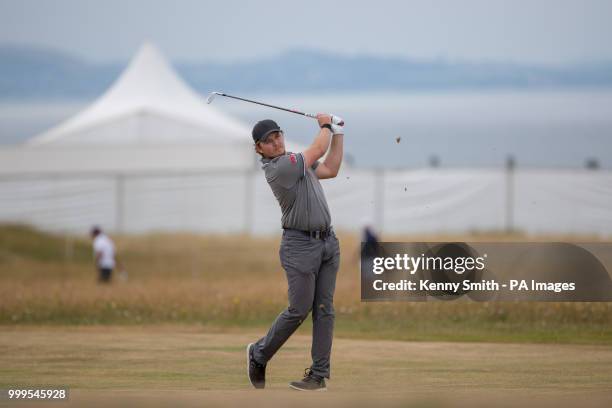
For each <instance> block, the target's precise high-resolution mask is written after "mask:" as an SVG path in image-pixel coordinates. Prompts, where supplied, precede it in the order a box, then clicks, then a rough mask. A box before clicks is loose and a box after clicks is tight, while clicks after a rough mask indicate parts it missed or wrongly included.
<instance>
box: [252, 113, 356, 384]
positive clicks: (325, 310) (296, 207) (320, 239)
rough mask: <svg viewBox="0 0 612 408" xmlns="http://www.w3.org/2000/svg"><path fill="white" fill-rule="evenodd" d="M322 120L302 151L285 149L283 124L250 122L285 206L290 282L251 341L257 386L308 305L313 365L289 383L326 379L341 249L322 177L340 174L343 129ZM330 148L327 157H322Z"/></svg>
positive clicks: (285, 262)
mask: <svg viewBox="0 0 612 408" xmlns="http://www.w3.org/2000/svg"><path fill="white" fill-rule="evenodd" d="M317 120H318V122H319V126H320V130H319V133H318V134H317V136H316V137H315V139H314V142H313V143H312V145H310V147H308V148H307V149H306V150H304V151H303V152H301V153H291V152H286V151H285V140H284V134H283V131H282V130H281V129H280V127H279V126H278V125H277V124H276V122H274V121H273V120H270V119H266V120H262V121H260V122H258V123H257V124H256V125H255V126H254V127H253V140H254V141H255V150H256V151H257V153H259V154H260V155H261V162H262V163H263V169H264V171H265V174H266V180H267V181H268V184H269V185H270V188H271V189H272V192H273V193H274V196H275V197H276V199H277V200H278V203H279V204H280V207H281V210H282V226H283V237H282V241H281V245H280V260H281V265H282V266H283V269H284V270H285V274H286V276H287V283H288V285H289V290H288V295H289V306H288V307H287V309H285V310H284V311H283V312H282V313H281V314H280V315H279V316H278V317H277V318H276V320H275V321H274V323H272V327H270V330H269V331H268V334H266V335H265V336H264V337H262V338H261V339H259V340H258V341H257V342H255V343H251V344H249V345H248V346H247V364H248V375H249V380H250V382H251V384H252V385H253V386H254V387H255V388H264V387H265V381H266V378H265V375H266V364H267V362H268V361H270V359H271V358H272V356H274V354H275V353H276V352H277V351H278V349H280V347H281V346H282V345H283V344H284V343H285V342H286V341H287V339H288V338H289V336H291V335H292V334H293V332H295V330H296V329H297V328H298V327H299V326H300V324H302V322H303V321H304V319H306V317H307V316H308V313H309V312H310V311H311V310H312V349H311V355H312V365H311V366H310V367H309V368H307V369H306V372H305V377H304V378H303V379H302V380H301V381H295V382H292V383H290V384H289V386H290V387H291V388H295V389H298V390H304V391H325V390H326V385H325V378H330V354H331V347H332V338H333V331H334V306H333V298H334V290H335V286H336V273H337V272H338V266H339V263H340V248H339V244H338V239H337V238H336V235H335V233H334V230H333V229H332V227H331V217H330V214H329V208H328V207H327V201H326V200H325V194H324V193H323V188H322V187H321V184H320V183H319V179H327V178H333V177H336V175H337V174H338V170H339V169H340V164H341V163H342V142H343V141H342V139H343V134H344V130H343V128H342V127H340V126H337V125H333V124H332V123H331V116H330V115H326V114H318V115H317ZM332 136H333V137H332ZM330 140H331V147H330ZM328 147H329V152H327V150H328ZM326 152H327V156H326V157H325V160H324V161H322V162H319V161H318V160H319V159H320V158H321V157H323V155H324V154H325V153H326Z"/></svg>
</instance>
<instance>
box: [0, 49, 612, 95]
mask: <svg viewBox="0 0 612 408" xmlns="http://www.w3.org/2000/svg"><path fill="white" fill-rule="evenodd" d="M126 64H127V61H126V62H125V63H123V64H93V63H90V62H88V61H85V60H83V59H80V58H78V57H75V56H72V55H68V54H66V53H62V52H58V51H53V50H47V49H40V48H28V47H13V46H0V99H40V98H91V97H93V96H96V95H99V94H100V93H102V92H103V91H104V90H105V89H106V88H107V87H108V86H109V85H110V84H111V83H112V82H113V81H114V80H115V79H116V77H117V76H118V75H119V73H120V72H121V70H122V69H123V68H124V67H125V65H126ZM175 66H176V68H177V70H178V72H179V73H180V74H181V75H182V76H183V78H185V80H186V81H187V82H188V83H190V84H191V85H192V86H193V87H194V88H195V89H196V90H198V91H200V92H201V93H207V92H209V91H211V90H214V89H223V90H226V91H228V92H229V91H250V92H276V93H282V92H314V91H319V90H326V91H366V90H450V89H483V88H544V87H585V86H588V87H610V86H612V63H601V64H591V65H573V66H565V67H557V68H551V67H539V66H527V65H517V64H507V63H491V62H487V63H476V62H448V61H444V60H431V61H426V60H413V59H400V58H381V57H373V56H344V55H336V54H330V53H323V52H318V51H309V50H294V51H290V52H286V53H283V54H280V55H278V56H275V57H272V58H262V59H259V60H254V61H244V62H239V63H235V64H227V63H214V62H204V63H178V64H176V65H175Z"/></svg>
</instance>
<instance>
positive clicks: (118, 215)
mask: <svg viewBox="0 0 612 408" xmlns="http://www.w3.org/2000/svg"><path fill="white" fill-rule="evenodd" d="M124 195H125V175H123V174H117V176H116V177H115V231H116V232H117V234H121V233H123V227H124V225H123V221H124V220H123V216H124V214H123V211H124V208H123V206H124V204H125V200H124V198H123V197H124Z"/></svg>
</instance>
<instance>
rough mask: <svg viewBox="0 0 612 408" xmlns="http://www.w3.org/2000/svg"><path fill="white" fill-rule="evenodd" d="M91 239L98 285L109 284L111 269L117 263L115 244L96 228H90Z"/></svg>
mask: <svg viewBox="0 0 612 408" xmlns="http://www.w3.org/2000/svg"><path fill="white" fill-rule="evenodd" d="M91 238H92V240H93V251H94V261H95V264H96V268H97V269H98V273H99V275H98V280H99V282H100V283H109V282H110V280H111V277H112V273H113V269H115V266H116V265H117V264H118V263H119V262H117V260H116V256H115V244H114V243H113V241H112V240H111V239H110V238H109V237H108V235H106V234H104V233H103V232H102V229H101V228H100V227H98V226H94V227H92V228H91ZM122 269H123V268H122Z"/></svg>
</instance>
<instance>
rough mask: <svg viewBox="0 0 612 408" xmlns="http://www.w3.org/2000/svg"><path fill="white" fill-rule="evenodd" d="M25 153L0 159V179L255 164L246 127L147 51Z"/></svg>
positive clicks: (7, 152) (148, 48)
mask: <svg viewBox="0 0 612 408" xmlns="http://www.w3.org/2000/svg"><path fill="white" fill-rule="evenodd" d="M287 146H288V149H289V150H292V149H299V148H300V146H298V145H296V144H294V143H292V142H291V141H288V143H287ZM26 147H27V148H21V147H19V148H13V149H5V150H3V151H2V152H0V159H2V161H3V163H4V164H5V166H2V167H1V168H0V174H2V173H19V174H22V173H39V172H55V173H65V172H118V171H121V172H125V171H128V172H150V171H164V172H168V171H185V170H208V169H217V170H218V169H252V168H253V166H255V164H256V159H257V155H256V154H255V153H254V151H253V146H252V141H251V134H250V126H248V125H246V124H243V123H241V122H240V121H238V120H236V119H234V118H231V117H229V116H227V115H225V114H224V113H222V112H221V111H219V110H218V109H216V108H215V107H214V106H212V105H208V104H206V103H205V102H204V100H203V99H202V98H201V97H200V96H199V95H198V94H197V93H196V92H194V91H193V90H192V89H191V88H190V87H189V86H188V85H187V84H186V83H185V82H184V81H183V80H182V79H181V78H180V77H179V76H178V75H177V74H176V72H175V71H174V70H173V69H172V67H171V66H170V65H169V64H168V62H167V61H166V59H165V58H164V57H163V55H162V54H161V53H160V52H159V51H158V50H157V48H156V47H155V46H153V45H151V44H145V45H143V46H142V47H141V49H140V50H139V51H138V53H137V54H136V56H135V57H134V58H133V59H132V61H131V62H130V64H129V65H128V67H127V68H126V69H125V71H124V72H123V73H122V74H121V75H120V77H119V78H118V79H117V81H116V82H115V83H114V84H113V85H112V86H111V87H110V88H109V89H108V91H106V92H105V93H104V94H103V95H102V96H100V97H99V98H98V99H97V100H96V101H94V102H93V103H92V104H91V105H90V106H89V107H87V108H86V109H84V110H83V111H82V112H80V113H78V114H76V115H75V116H74V117H72V118H69V119H67V120H66V121H64V122H63V123H60V124H59V125H58V126H56V127H54V128H52V129H50V130H48V131H46V132H43V133H42V134H40V135H37V136H35V137H33V138H32V139H30V140H29V141H28V142H27V143H26Z"/></svg>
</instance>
